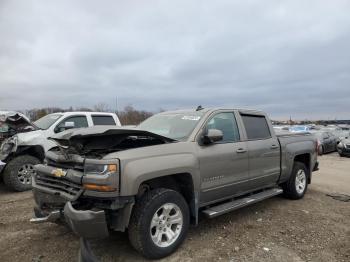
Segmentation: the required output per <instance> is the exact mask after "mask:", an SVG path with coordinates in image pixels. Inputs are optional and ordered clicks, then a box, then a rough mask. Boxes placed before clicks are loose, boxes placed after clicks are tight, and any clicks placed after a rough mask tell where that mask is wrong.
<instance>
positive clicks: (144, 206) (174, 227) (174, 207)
mask: <svg viewBox="0 0 350 262" xmlns="http://www.w3.org/2000/svg"><path fill="white" fill-rule="evenodd" d="M189 221H190V215H189V208H188V205H187V203H186V201H185V199H184V198H183V196H182V195H181V194H180V193H178V192H177V191H174V190H170V189H164V188H160V189H155V190H151V191H149V192H147V193H145V194H144V195H143V196H142V197H141V199H140V200H138V201H137V202H136V205H135V207H134V210H133V213H132V216H131V220H130V224H129V228H128V233H129V240H130V243H131V244H132V246H133V247H134V248H135V249H136V250H137V251H138V252H140V253H141V254H142V255H143V256H144V257H146V258H149V259H159V258H162V257H165V256H168V255H170V254H171V253H173V252H174V251H175V250H176V249H177V248H178V247H179V246H180V245H181V243H182V242H183V241H184V239H185V237H186V235H187V231H188V227H189Z"/></svg>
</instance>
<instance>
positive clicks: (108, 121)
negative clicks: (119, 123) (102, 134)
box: [91, 115, 116, 126]
mask: <svg viewBox="0 0 350 262" xmlns="http://www.w3.org/2000/svg"><path fill="white" fill-rule="evenodd" d="M91 118H92V123H93V124H94V126H100V125H107V126H115V125H116V123H115V121H114V118H113V117H112V116H109V115H92V116H91Z"/></svg>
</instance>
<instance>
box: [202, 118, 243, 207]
mask: <svg viewBox="0 0 350 262" xmlns="http://www.w3.org/2000/svg"><path fill="white" fill-rule="evenodd" d="M208 129H218V130H221V131H222V133H223V139H222V141H219V142H215V143H211V144H209V145H199V148H198V157H199V166H200V174H201V197H200V201H201V204H209V203H211V202H215V201H217V200H220V199H224V198H227V197H230V196H232V195H235V194H238V193H240V192H243V191H245V190H246V188H245V186H244V183H243V182H244V181H246V180H247V179H248V152H247V145H246V142H243V141H241V138H240V134H239V130H238V126H237V123H236V118H235V115H234V113H233V112H221V113H217V114H215V115H214V116H213V117H212V118H210V119H209V120H208V122H207V123H206V126H205V130H208Z"/></svg>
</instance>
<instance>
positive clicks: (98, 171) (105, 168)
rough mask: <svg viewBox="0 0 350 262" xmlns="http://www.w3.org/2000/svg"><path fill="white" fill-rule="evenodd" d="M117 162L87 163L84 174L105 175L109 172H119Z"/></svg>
mask: <svg viewBox="0 0 350 262" xmlns="http://www.w3.org/2000/svg"><path fill="white" fill-rule="evenodd" d="M117 171H118V167H117V165H116V164H107V165H103V164H85V166H84V175H103V174H106V173H109V172H117Z"/></svg>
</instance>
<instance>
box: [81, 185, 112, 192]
mask: <svg viewBox="0 0 350 262" xmlns="http://www.w3.org/2000/svg"><path fill="white" fill-rule="evenodd" d="M84 188H85V189H88V190H94V191H103V192H112V191H116V190H117V189H116V188H114V187H111V186H101V185H95V184H84Z"/></svg>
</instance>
